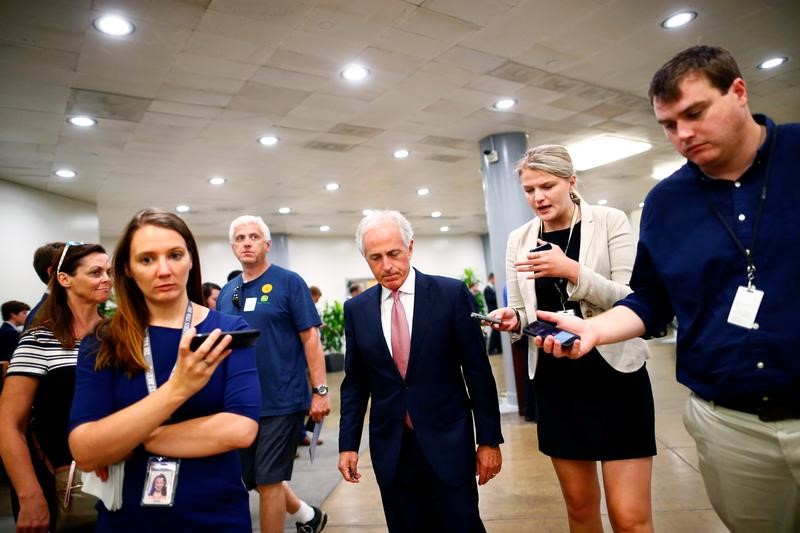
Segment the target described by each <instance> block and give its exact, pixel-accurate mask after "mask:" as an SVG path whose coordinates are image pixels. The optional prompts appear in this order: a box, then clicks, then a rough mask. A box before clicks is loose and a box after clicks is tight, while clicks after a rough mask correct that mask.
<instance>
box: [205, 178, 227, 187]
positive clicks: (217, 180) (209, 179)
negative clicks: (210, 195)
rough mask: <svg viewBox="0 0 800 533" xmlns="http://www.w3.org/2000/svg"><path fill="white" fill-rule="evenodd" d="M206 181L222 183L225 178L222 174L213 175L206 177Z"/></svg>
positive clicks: (214, 183) (215, 183) (213, 183)
mask: <svg viewBox="0 0 800 533" xmlns="http://www.w3.org/2000/svg"><path fill="white" fill-rule="evenodd" d="M208 182H209V183H210V184H211V185H222V184H223V183H225V178H223V177H222V176H214V177H212V178H208Z"/></svg>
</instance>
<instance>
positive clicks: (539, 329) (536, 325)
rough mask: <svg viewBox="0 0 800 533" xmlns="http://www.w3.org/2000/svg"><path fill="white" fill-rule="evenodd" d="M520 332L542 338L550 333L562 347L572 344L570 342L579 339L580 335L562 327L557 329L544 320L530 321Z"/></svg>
mask: <svg viewBox="0 0 800 533" xmlns="http://www.w3.org/2000/svg"><path fill="white" fill-rule="evenodd" d="M522 333H524V334H526V335H530V336H531V337H541V338H542V339H544V338H545V337H547V336H548V335H552V336H553V338H554V339H555V340H557V341H558V342H560V343H561V346H562V347H564V348H569V347H570V346H572V343H574V342H575V341H576V340H578V339H580V336H578V335H575V334H574V333H570V332H569V331H564V330H563V329H558V328H557V327H556V325H555V324H553V323H552V322H545V321H544V320H536V321H534V322H531V323H530V324H528V325H527V326H525V327H524V328H522Z"/></svg>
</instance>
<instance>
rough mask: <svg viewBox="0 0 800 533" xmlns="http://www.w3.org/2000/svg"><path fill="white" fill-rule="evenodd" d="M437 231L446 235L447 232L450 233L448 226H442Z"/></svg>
mask: <svg viewBox="0 0 800 533" xmlns="http://www.w3.org/2000/svg"><path fill="white" fill-rule="evenodd" d="M439 231H441V232H442V233H447V232H448V231H450V226H442V227H441V228H439Z"/></svg>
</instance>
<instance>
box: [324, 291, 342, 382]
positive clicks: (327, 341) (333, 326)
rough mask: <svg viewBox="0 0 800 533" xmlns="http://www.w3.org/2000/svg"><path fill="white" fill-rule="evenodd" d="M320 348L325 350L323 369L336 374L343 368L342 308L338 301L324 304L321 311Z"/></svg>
mask: <svg viewBox="0 0 800 533" xmlns="http://www.w3.org/2000/svg"><path fill="white" fill-rule="evenodd" d="M320 332H321V333H322V348H323V350H325V368H326V369H327V371H328V372H338V371H339V370H342V368H343V367H344V354H343V353H342V345H343V344H344V307H342V303H341V302H340V301H338V300H333V301H331V302H328V303H326V304H325V308H324V309H323V310H322V327H321V328H320Z"/></svg>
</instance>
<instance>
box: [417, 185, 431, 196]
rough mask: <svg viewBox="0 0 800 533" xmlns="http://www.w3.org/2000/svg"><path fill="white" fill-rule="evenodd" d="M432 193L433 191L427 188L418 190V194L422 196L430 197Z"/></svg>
mask: <svg viewBox="0 0 800 533" xmlns="http://www.w3.org/2000/svg"><path fill="white" fill-rule="evenodd" d="M430 193H431V190H430V189H429V188H427V187H422V188H420V189H417V194H418V195H420V196H428V195H429V194H430Z"/></svg>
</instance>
